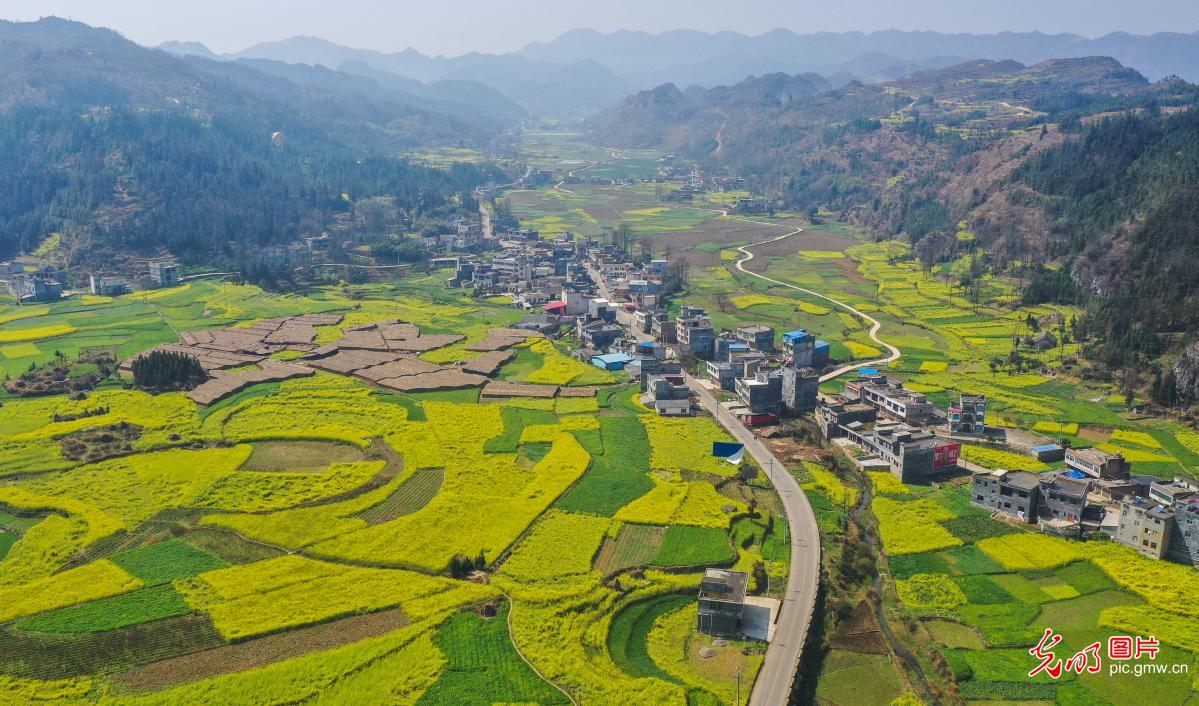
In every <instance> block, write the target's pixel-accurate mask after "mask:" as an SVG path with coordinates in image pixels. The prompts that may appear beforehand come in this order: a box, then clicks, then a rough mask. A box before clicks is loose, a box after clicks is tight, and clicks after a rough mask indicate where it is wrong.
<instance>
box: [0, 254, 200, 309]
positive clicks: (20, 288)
mask: <svg viewBox="0 0 1199 706" xmlns="http://www.w3.org/2000/svg"><path fill="white" fill-rule="evenodd" d="M0 268H3V271H4V273H5V274H6V275H7V277H8V280H7V281H8V290H9V293H10V294H11V295H12V296H14V297H16V299H17V301H18V302H20V303H22V304H28V303H35V302H36V303H40V302H54V301H58V300H59V299H62V298H63V296H65V295H66V294H68V293H69V290H68V289H67V284H66V281H65V280H66V277H65V275H66V273H65V272H64V271H62V270H59V269H57V268H54V267H50V266H43V267H33V268H31V267H29V266H28V265H26V264H25V263H23V262H21V261H19V260H14V261H12V262H6V263H3V264H2V265H0ZM178 284H179V265H178V264H177V263H176V262H175V261H174V260H170V259H163V260H151V261H150V262H148V263H146V264H145V266H144V268H143V269H142V270H141V271H139V272H138V273H137V274H136V276H134V277H133V278H132V279H131V278H127V277H121V276H117V275H109V274H101V273H93V274H90V275H88V292H90V293H91V294H95V295H99V296H117V295H120V294H127V293H128V292H130V291H132V290H134V289H137V290H143V289H161V288H163V287H174V286H177V285H178Z"/></svg>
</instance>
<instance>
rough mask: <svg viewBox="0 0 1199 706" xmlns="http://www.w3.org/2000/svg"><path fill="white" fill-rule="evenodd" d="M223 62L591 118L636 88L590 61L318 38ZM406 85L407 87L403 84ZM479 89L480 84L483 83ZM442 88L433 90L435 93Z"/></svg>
mask: <svg viewBox="0 0 1199 706" xmlns="http://www.w3.org/2000/svg"><path fill="white" fill-rule="evenodd" d="M159 48H161V49H163V50H164V51H169V52H172V53H177V54H188V55H198V56H206V55H209V54H211V53H212V52H210V51H208V49H207V48H206V47H204V46H203V45H202V44H198V43H196V42H169V43H167V44H163V45H161V46H160V47H159ZM222 58H224V59H228V60H239V59H270V60H272V61H277V62H284V63H288V64H310V65H318V66H324V67H328V68H330V69H336V70H339V71H343V72H346V73H353V74H358V75H363V76H369V77H371V78H373V79H375V80H381V81H383V82H386V83H389V84H391V85H393V86H396V87H400V86H401V85H402V86H404V87H403V88H401V89H400V90H405V91H407V92H412V93H417V94H421V93H422V91H423V89H420V88H419V87H417V86H416V84H414V83H413V82H419V83H421V84H432V85H433V86H434V87H435V86H437V85H438V84H442V83H446V82H450V83H451V84H452V85H453V90H454V91H455V92H456V93H457V94H458V95H459V96H461V95H462V94H463V93H464V92H468V91H477V92H479V93H488V92H490V93H491V94H492V95H491V96H490V98H489V100H492V101H494V100H495V98H496V96H495V95H494V93H495V91H498V92H499V93H501V94H503V96H504V97H506V98H507V99H510V100H511V101H513V102H515V103H517V104H519V105H520V106H522V108H523V109H524V110H527V111H530V112H533V113H537V114H541V115H568V116H569V115H576V114H587V113H592V112H595V111H597V110H600V109H603V108H607V107H609V106H611V105H613V104H615V103H616V102H618V101H619V100H620V99H622V98H624V97H625V96H627V95H628V94H629V93H631V92H632V91H634V90H636V89H637V88H638V86H636V85H634V84H632V83H629V82H628V81H625V80H623V79H621V78H619V77H617V76H616V75H615V74H613V73H612V72H611V71H609V70H608V69H605V68H604V67H602V66H600V65H599V64H597V63H595V62H593V61H588V60H586V59H583V60H579V61H573V62H560V63H557V62H556V63H551V62H542V61H534V60H532V59H527V58H524V57H521V56H517V55H515V54H503V55H494V54H474V53H472V54H465V55H463V56H459V57H454V58H446V57H441V56H436V57H430V56H425V55H424V54H421V53H420V52H417V51H415V50H412V49H407V50H405V51H402V52H395V53H391V54H387V53H383V52H377V51H371V50H367V49H354V48H352V47H346V46H341V45H339V44H334V43H333V42H329V41H326V40H324V39H318V38H316V37H292V38H290V39H284V40H281V41H278V42H265V43H262V44H256V45H254V46H252V47H250V48H248V49H245V50H243V51H240V52H236V53H233V54H227V55H225V56H224V57H222ZM404 79H407V80H408V82H407V83H401V82H403V81H404ZM480 84H481V85H480ZM437 91H438V89H436V88H435V89H434V92H435V93H437Z"/></svg>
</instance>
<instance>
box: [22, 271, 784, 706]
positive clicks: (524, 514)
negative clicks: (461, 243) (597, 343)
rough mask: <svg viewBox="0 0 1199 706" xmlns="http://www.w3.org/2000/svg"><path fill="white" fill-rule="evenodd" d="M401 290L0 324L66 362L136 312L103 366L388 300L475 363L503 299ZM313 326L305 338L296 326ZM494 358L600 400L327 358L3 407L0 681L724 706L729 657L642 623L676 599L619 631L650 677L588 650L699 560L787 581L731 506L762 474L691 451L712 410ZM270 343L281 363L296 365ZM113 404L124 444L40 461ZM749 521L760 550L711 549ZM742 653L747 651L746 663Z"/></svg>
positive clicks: (81, 694)
mask: <svg viewBox="0 0 1199 706" xmlns="http://www.w3.org/2000/svg"><path fill="white" fill-rule="evenodd" d="M424 289H427V286H426V285H425V284H422V283H421V282H420V281H419V280H418V281H417V282H415V283H412V282H402V283H400V284H398V285H396V286H395V287H380V286H379V285H371V286H367V287H364V288H363V289H362V291H361V293H362V295H363V297H364V298H363V299H360V300H354V303H353V305H352V306H353V308H351V307H350V305H349V304H348V300H345V299H343V298H342V296H343V294H342V292H341V291H338V292H333V291H323V290H318V291H316V292H313V293H311V294H309V295H307V296H289V297H275V296H271V295H266V294H264V293H262V292H260V291H258V290H255V289H253V288H236V289H234V288H230V287H229V286H227V285H221V284H201V283H195V284H193V285H191V286H190V287H186V288H180V289H179V290H176V291H167V290H164V291H162V292H156V293H155V294H154V297H153V299H149V300H147V301H142V300H141V299H139V298H136V297H131V298H128V299H125V298H117V299H114V300H112V301H105V302H99V303H95V302H93V303H83V302H73V301H66V302H62V303H58V304H54V305H51V306H48V307H44V308H42V309H39V310H29V311H21V312H8V311H5V312H3V314H4V315H5V316H8V319H7V320H6V321H5V323H3V324H0V331H8V330H9V329H10V328H11V329H12V331H14V332H16V331H20V332H23V333H12V334H11V335H10V337H12V338H15V337H18V336H19V337H28V338H29V339H30V341H31V343H34V344H35V346H36V348H37V350H38V351H41V352H46V351H50V352H51V353H50V355H53V353H52V351H54V350H56V347H57V349H58V350H62V351H63V352H64V354H66V355H70V354H71V353H72V352H73V351H74V350H76V349H78V348H81V347H84V346H85V345H88V344H87V342H86V340H79V341H77V340H76V338H78V337H84V338H85V339H86V337H87V336H90V335H93V333H95V331H96V330H97V329H89V328H88V325H89V324H87V323H86V322H87V320H88V316H89V315H88V311H89V309H91V308H95V307H104V308H105V312H106V313H105V314H104V316H105V317H106V318H105V319H104V320H105V321H108V322H110V323H112V324H113V325H115V326H117V327H118V328H120V327H122V326H125V324H124V323H121V322H122V321H123V320H124V318H123V317H128V319H129V321H130V324H129V325H131V326H134V325H136V326H139V327H141V328H140V329H139V331H140V334H139V336H140V337H139V338H137V339H135V340H132V341H130V340H121V341H120V342H114V341H113V339H106V340H107V341H108V346H109V347H110V348H112V349H114V352H116V353H118V354H119V355H122V356H129V355H133V354H136V353H137V352H140V350H141V349H144V348H149V347H153V346H156V345H160V344H162V343H164V342H169V341H174V340H176V333H175V330H173V329H172V326H174V327H176V328H177V329H179V330H188V329H190V328H194V329H195V330H200V329H202V328H221V327H224V326H227V325H230V324H236V323H241V324H243V325H244V324H248V323H251V322H254V321H256V320H258V319H259V318H261V317H263V316H267V315H269V316H284V315H292V314H295V313H303V312H311V311H344V312H346V316H345V319H344V320H343V321H342V323H341V324H340V326H341V327H355V326H363V325H366V324H370V323H373V322H376V321H394V320H396V319H401V320H403V321H408V322H411V323H413V324H415V325H416V326H417V327H418V328H419V329H420V331H421V334H422V335H426V334H430V333H461V334H463V335H466V336H467V339H466V341H464V342H463V343H461V344H455V345H454V346H449V347H447V348H446V349H438V350H434V351H431V352H429V354H428V358H431V359H433V360H438V361H444V360H449V359H469V358H471V357H474V356H476V355H480V353H478V352H472V351H470V350H469V344H470V343H472V342H475V341H482V340H484V339H485V338H486V337H487V335H488V330H489V328H491V327H495V326H496V325H497V322H498V325H502V324H504V323H506V322H508V321H511V319H512V317H513V315H514V312H513V310H511V309H509V308H507V306H506V302H487V301H473V300H465V299H462V298H461V297H458V296H456V295H445V294H433V293H430V294H429V297H428V299H418V298H416V297H415V296H410V295H413V294H415V293H416V292H418V291H422V290H424ZM397 295H398V296H397ZM226 298H228V302H227V303H226ZM155 307H158V309H156V308H155ZM159 311H162V312H167V313H165V314H162V315H160V314H159V313H158V312H159ZM30 312H32V313H30ZM176 312H177V313H176ZM16 314H29V315H23V316H16ZM151 314H153V316H151ZM139 316H141V317H144V319H145V320H144V321H141V320H137V318H136V317H139ZM97 320H99V319H97ZM61 322H69V323H68V324H63V323H61ZM64 325H69V326H71V327H73V330H72V331H70V332H67V331H66V330H65V329H63V328H60V326H64ZM96 325H97V326H98V325H99V324H96ZM332 328H335V329H337V328H338V327H332ZM105 330H110V329H105ZM112 330H115V329H112ZM122 330H123V329H122ZM97 335H98V334H97ZM339 335H342V334H341V332H340V330H332V331H330V330H325V329H323V328H318V329H317V332H316V341H317V342H318V343H319V342H327V341H337V340H339V339H338V336H339ZM88 340H90V339H88ZM450 349H452V350H450ZM520 350H521V351H522V353H521V354H520V355H517V356H515V357H514V358H513V359H512V361H511V362H509V363H507V364H506V366H504V367H502V368H501V369H500V371H499V373H498V376H499V377H500V378H504V379H507V380H511V381H513V382H519V383H522V384H531V385H534V386H538V385H541V386H545V387H546V389H549V390H557V388H558V386H567V388H564V389H568V388H569V387H570V386H598V389H597V390H595V391H594V392H595V394H594V395H593V396H561V397H554V396H552V394H551V396H549V397H545V398H484V399H482V400H481V399H480V395H479V392H478V388H475V389H473V390H471V389H467V390H451V391H436V392H421V393H412V394H398V393H395V392H391V391H386V390H383V389H380V388H378V387H375V386H372V385H371V384H370V383H369V382H368V381H367V380H364V379H362V378H361V377H355V376H352V375H350V374H343V373H339V372H333V371H330V370H323V371H318V372H317V373H316V374H314V375H311V376H307V377H298V378H294V379H291V380H286V381H282V382H267V383H261V384H258V385H252V386H250V387H248V388H246V389H244V390H241V391H240V392H237V393H236V394H234V395H232V396H230V397H228V398H225V399H222V400H220V401H218V402H216V403H214V404H212V405H211V406H209V407H200V406H198V405H197V404H196V403H195V402H193V401H192V400H190V399H188V398H187V397H186V395H185V394H183V393H166V394H160V395H151V394H149V393H146V392H142V391H138V390H133V389H126V386H125V384H124V382H123V381H122V380H121V379H120V378H113V379H110V380H109V381H107V382H105V383H104V384H103V385H102V386H101V387H100V389H97V390H94V391H92V392H89V393H87V394H86V395H85V396H84V398H83V399H69V398H67V397H66V396H49V397H36V398H17V397H11V396H6V397H5V398H4V399H3V400H2V402H3V406H2V407H0V460H2V461H3V469H4V470H3V472H2V474H0V527H3V528H4V531H3V532H2V533H0V540H3V541H0V606H2V607H0V680H3V681H4V683H5V685H6V690H7V691H8V692H10V693H15V694H21V695H22V698H23V699H28V700H33V699H57V700H63V701H66V702H72V701H79V702H81V701H82V700H85V697H86V700H88V701H90V702H92V703H147V704H148V703H196V702H206V703H223V704H239V703H244V704H261V703H280V702H299V701H304V700H307V699H313V698H317V697H318V696H319V697H320V698H321V699H324V700H327V701H328V702H346V700H351V701H355V702H362V701H363V700H365V701H369V702H376V701H383V702H394V701H398V702H401V703H421V704H464V703H479V704H491V703H500V702H503V703H529V702H533V703H549V704H553V703H570V702H571V701H572V699H576V700H577V699H578V698H580V697H579V696H578V695H579V694H583V695H585V696H583V697H582V698H584V699H586V701H588V702H593V703H616V702H620V703H631V704H637V703H644V704H660V703H663V702H665V703H676V704H680V705H682V704H686V703H689V701H688V698H689V695H690V698H692V699H694V698H695V695H696V694H699V695H702V697H703V698H705V699H708V698H709V696H710V695H712V694H720V695H722V698H723V695H725V694H727V690H728V689H729V688H731V686H730V685H731V684H732V683H733V682H732V679H733V676H734V675H733V674H732V673H731V672H729V673H725V672H721V671H720V670H716V671H711V670H707V669H705V668H703V667H705V665H704V664H699V666H698V667H696V666H695V665H691V666H688V665H690V662H688V660H689V659H690V657H689V655H693V653H694V651H695V650H697V649H698V644H699V643H698V641H697V642H696V643H695V645H692V646H691V647H688V646H686V645H685V644H683V643H675V642H672V641H671V640H662V639H660V638H657V637H655V636H656V635H658V634H659V633H660V632H661V631H663V630H669V631H673V632H672V633H671V634H676V633H686V632H689V630H688V626H689V625H691V624H692V623H693V622H694V617H693V616H691V617H688V616H686V615H684V614H682V613H680V612H678V611H672V612H670V613H669V614H664V615H662V616H658V617H661V618H662V621H657V622H652V623H650V624H646V625H644V626H642V627H643V628H644V629H640V628H639V630H638V631H637V633H636V637H637V642H636V644H635V645H631V647H630V649H633V650H636V651H637V654H640V655H652V656H651V657H647V658H648V659H650V660H651V661H654V662H655V663H659V662H660V663H661V664H662V665H663V666H662V669H661V670H660V671H659V672H656V673H654V674H646V673H645V671H644V669H643V668H642V666H637V667H630V666H629V664H628V663H626V662H623V661H622V659H623V658H622V657H621V656H619V655H614V654H611V653H610V652H609V651H608V648H607V645H608V644H609V640H608V634H609V631H610V629H616V627H615V626H614V624H613V618H614V616H617V615H618V614H621V612H622V610H623V609H624V607H625V606H627V605H636V604H638V602H639V601H642V600H646V599H652V598H654V597H656V596H669V597H671V600H673V601H675V602H676V603H678V604H679V605H682V604H683V603H690V602H691V601H692V599H690V598H688V596H690V595H693V593H694V591H695V590H696V587H697V585H698V580H699V573H698V572H699V571H700V570H701V568H702V566H705V565H712V564H720V565H733V564H742V565H752V564H753V563H755V562H758V561H762V562H765V563H767V564H769V566H770V567H771V572H772V575H774V576H779V577H781V576H785V574H786V565H785V564H786V560H787V557H786V555H785V552H784V553H780V552H774V551H770V550H769V547H770V546H772V543H773V542H777V538H775V537H774V536H773V534H772V530H771V529H768V527H773V524H774V523H773V522H772V521H769V516H768V515H767V514H765V513H764V512H761V513H759V514H758V515H757V516H756V519H752V518H747V516H746V513H747V510H748V507H747V504H746V503H745V502H743V501H739V500H735V499H733V498H738V497H750V496H753V495H754V494H755V493H770V492H772V491H770V490H769V488H767V487H766V486H764V485H761V487H758V488H755V489H749V488H746V487H742V484H741V482H740V481H738V480H737V479H735V478H731V477H730V473H729V471H728V470H726V468H725V467H724V466H723V465H721V464H714V463H713V462H712V461H711V459H710V458H709V457H708V456H707V454H706V453H705V450H704V449H705V445H706V444H709V443H710V441H712V440H724V439H726V438H727V437H725V436H724V434H723V432H722V431H721V430H720V429H719V428H718V427H717V426H716V425H715V424H714V423H713V422H711V421H705V420H699V419H696V420H689V421H687V422H686V423H684V424H683V425H682V426H679V427H678V428H675V427H673V426H662V422H660V421H659V420H657V418H656V417H651V416H649V415H646V414H644V412H645V410H644V408H642V407H640V405H638V404H637V403H636V402H635V401H634V400H633V399H632V397H633V395H634V388H633V387H630V386H629V385H628V384H626V383H623V382H621V380H620V379H619V377H618V376H614V375H612V374H610V373H606V372H604V371H600V370H598V369H595V368H593V367H591V366H585V365H581V364H578V363H577V362H575V361H574V360H572V359H570V358H569V357H568V356H566V355H565V354H564V353H563V352H562V351H561V350H559V349H558V348H556V347H554V346H553V345H552V344H549V343H548V342H536V341H535V342H532V343H530V344H529V345H527V346H525V347H523V348H521V349H520ZM16 352H18V353H19V352H21V351H16ZM296 352H297V353H298V355H296V356H288V357H290V358H292V363H293V364H303V362H304V361H303V360H302V359H301V358H302V356H303V355H304V351H303V350H299V351H296ZM38 355H41V353H39V354H38ZM14 360H18V362H19V364H21V365H27V362H28V361H24V360H19V359H14ZM564 394H565V393H564ZM575 394H576V395H577V394H584V395H591V394H592V391H591V390H590V389H583V390H582V391H581V392H576V393H575ZM97 408H102V409H103V412H101V413H91V412H88V410H94V409H97ZM120 423H127V424H130V425H136V427H137V428H138V429H139V430H140V431H141V434H140V436H139V437H138V438H136V439H135V440H134V441H133V442H132V443H131V445H130V447H129V448H128V449H126V450H125V452H124V453H122V454H120V455H117V456H115V457H111V458H106V459H103V460H99V461H93V462H81V461H73V460H71V459H70V458H68V457H66V456H64V455H63V453H62V441H63V439H64V438H65V437H67V436H68V435H71V434H74V433H76V432H78V431H79V430H84V429H88V428H90V427H92V426H94V425H98V424H120ZM680 440H682V441H683V442H684V443H680ZM759 483H761V482H760V481H759ZM766 506H770V507H776V506H777V503H774V504H769V503H764V504H763V507H766ZM751 519H752V521H755V522H757V523H758V525H757V526H758V527H759V533H758V535H756V537H757V539H756V540H754V541H746V542H740V541H738V543H736V544H735V543H734V539H735V538H738V537H740V535H738V534H737V532H741V533H743V530H744V527H745V525H744V524H743V523H744V522H745V521H747V520H751ZM735 528H737V529H735ZM647 533H648V534H647ZM647 538H650V539H647ZM647 542H648V543H647ZM608 545H613V548H612V549H611V550H609V549H605V547H607V546H608ZM605 551H608V552H609V553H612V554H613V556H614V559H613V560H611V561H610V560H608V559H605V558H603V557H604V553H605ZM463 562H467V564H468V566H469V570H468V571H462V570H461V566H462V563H463ZM664 569H670V570H671V572H670V573H667V572H666V571H664ZM769 590H770V591H771V592H772V593H775V594H777V593H778V591H779V590H781V584H778V583H772V584H771V585H770V586H769ZM622 654H623V653H622ZM738 654H739V653H738ZM697 664H698V663H697ZM756 666H757V662H756V661H755V660H754V659H749V660H747V661H745V663H744V664H743V665H742V668H743V678H745V679H747V680H751V679H752V676H753V672H754V670H756ZM703 703H715V702H714V701H711V700H710V699H709V700H708V701H703Z"/></svg>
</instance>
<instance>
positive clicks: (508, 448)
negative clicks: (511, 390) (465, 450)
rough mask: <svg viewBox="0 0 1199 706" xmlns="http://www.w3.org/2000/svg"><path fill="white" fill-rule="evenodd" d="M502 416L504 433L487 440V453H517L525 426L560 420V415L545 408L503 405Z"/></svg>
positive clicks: (484, 447) (485, 447)
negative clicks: (557, 415) (555, 414)
mask: <svg viewBox="0 0 1199 706" xmlns="http://www.w3.org/2000/svg"><path fill="white" fill-rule="evenodd" d="M500 417H501V418H502V419H503V420H504V433H503V434H500V435H499V436H496V437H492V438H490V439H488V440H487V443H486V444H484V446H483V450H484V451H486V452H487V453H515V452H516V448H517V447H518V446H519V445H520V435H521V434H522V433H524V430H525V427H527V426H532V425H535V424H556V423H557V422H558V417H556V416H554V413H553V412H551V411H549V410H544V409H523V408H520V407H502V408H500Z"/></svg>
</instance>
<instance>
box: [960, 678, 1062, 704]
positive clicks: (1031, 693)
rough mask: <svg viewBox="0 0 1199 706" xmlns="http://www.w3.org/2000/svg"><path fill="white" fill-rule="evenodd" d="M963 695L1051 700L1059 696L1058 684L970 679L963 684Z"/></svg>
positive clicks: (983, 698)
mask: <svg viewBox="0 0 1199 706" xmlns="http://www.w3.org/2000/svg"><path fill="white" fill-rule="evenodd" d="M960 688H961V691H962V696H963V697H964V698H966V699H970V700H972V701H996V702H1009V701H1049V702H1052V701H1054V700H1055V699H1056V698H1057V685H1056V684H1034V683H1030V682H1027V681H968V682H966V683H964V684H962V685H961V687H960Z"/></svg>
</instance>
